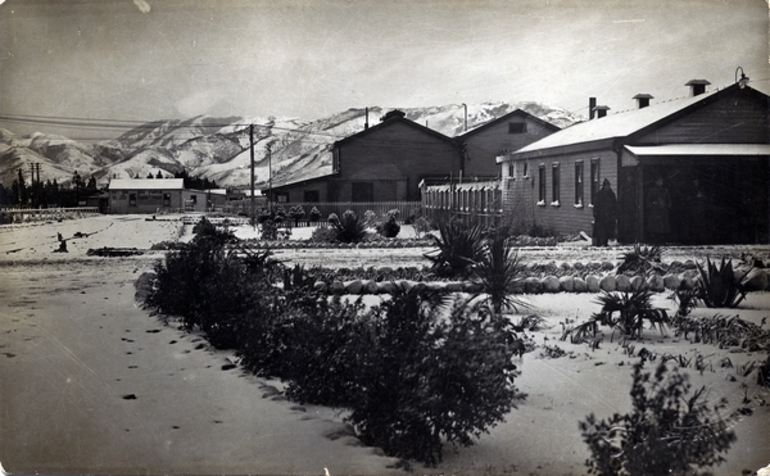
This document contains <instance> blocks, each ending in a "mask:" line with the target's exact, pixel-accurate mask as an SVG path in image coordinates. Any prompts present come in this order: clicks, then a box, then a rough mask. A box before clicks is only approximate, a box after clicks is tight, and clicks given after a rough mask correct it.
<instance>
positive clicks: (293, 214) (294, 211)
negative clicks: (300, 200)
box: [289, 205, 305, 226]
mask: <svg viewBox="0 0 770 476" xmlns="http://www.w3.org/2000/svg"><path fill="white" fill-rule="evenodd" d="M304 216H305V209H304V208H302V205H294V206H293V207H291V208H290V209H289V218H291V219H292V220H294V226H298V225H299V221H300V220H302V217H304Z"/></svg>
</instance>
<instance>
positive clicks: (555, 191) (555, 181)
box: [551, 163, 561, 206]
mask: <svg viewBox="0 0 770 476" xmlns="http://www.w3.org/2000/svg"><path fill="white" fill-rule="evenodd" d="M560 185H561V184H560V183H559V164H558V163H555V164H553V165H551V205H553V206H559V193H560V191H561V190H560V189H559V187H560Z"/></svg>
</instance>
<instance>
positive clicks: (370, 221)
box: [364, 210, 377, 227]
mask: <svg viewBox="0 0 770 476" xmlns="http://www.w3.org/2000/svg"><path fill="white" fill-rule="evenodd" d="M364 223H365V225H366V226H367V227H370V226H376V224H377V214H376V213H374V212H373V211H371V210H366V211H365V212H364Z"/></svg>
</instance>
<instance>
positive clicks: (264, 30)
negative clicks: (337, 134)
mask: <svg viewBox="0 0 770 476" xmlns="http://www.w3.org/2000/svg"><path fill="white" fill-rule="evenodd" d="M738 66H741V67H742V68H743V69H744V70H745V72H746V74H747V75H748V76H749V77H750V78H751V79H752V83H751V85H752V86H753V87H756V88H757V89H760V90H762V91H764V92H768V91H770V70H769V69H768V4H767V2H766V0H675V1H673V0H633V1H629V0H623V1H621V0H617V1H607V0H599V1H597V0H590V1H588V0H586V1H584V0H563V1H554V0H550V1H546V0H537V1H535V0H524V1H521V0H520V1H514V0H387V1H383V0H217V1H213V0H6V1H4V2H3V0H0V114H3V115H9V114H10V115H33V116H44V117H46V118H47V117H53V118H93V119H110V120H130V121H150V120H157V119H169V118H188V117H191V116H194V115H199V114H209V115H215V116H233V115H239V116H247V117H264V116H268V115H275V116H290V117H298V118H301V119H306V120H309V119H315V118H319V117H323V116H325V115H328V114H331V113H335V112H340V111H344V110H346V109H348V108H351V107H364V106H375V105H376V106H383V107H416V106H431V105H444V104H460V103H467V104H475V103H480V102H485V101H537V102H542V103H545V104H549V105H552V106H558V107H564V108H566V109H568V110H570V111H572V112H575V113H578V114H583V115H586V114H587V105H588V97H590V96H595V97H597V98H598V102H599V104H605V105H608V106H610V108H611V111H610V112H611V113H612V112H618V111H621V110H625V109H630V108H632V107H634V101H633V100H632V99H631V98H632V97H633V96H634V95H635V94H637V93H640V92H645V93H650V94H652V95H653V96H654V97H655V99H653V103H654V102H656V101H662V100H667V99H672V98H675V97H681V96H684V95H686V94H687V92H688V91H687V88H686V87H685V86H684V83H686V82H687V81H688V80H690V79H694V78H699V79H707V80H709V81H710V82H711V83H712V87H723V86H727V85H729V84H732V83H733V81H734V78H735V72H736V68H737V67H738ZM0 127H6V128H8V129H11V130H13V131H16V132H20V133H29V132H31V129H30V128H29V127H26V126H22V125H21V124H18V123H11V122H7V121H0ZM34 129H39V130H43V131H52V129H51V128H49V127H47V126H44V125H38V126H37V127H34ZM74 134H80V135H83V136H95V135H102V136H103V135H105V134H106V135H107V136H109V135H113V136H114V135H116V133H115V132H114V131H95V130H94V131H91V130H89V131H85V130H83V129H80V130H79V132H76V133H74Z"/></svg>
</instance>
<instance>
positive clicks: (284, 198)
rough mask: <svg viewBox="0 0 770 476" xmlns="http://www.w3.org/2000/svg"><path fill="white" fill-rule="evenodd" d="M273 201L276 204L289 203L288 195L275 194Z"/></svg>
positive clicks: (284, 193)
mask: <svg viewBox="0 0 770 476" xmlns="http://www.w3.org/2000/svg"><path fill="white" fill-rule="evenodd" d="M275 201H276V202H278V203H289V193H288V192H283V193H276V194H275Z"/></svg>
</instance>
